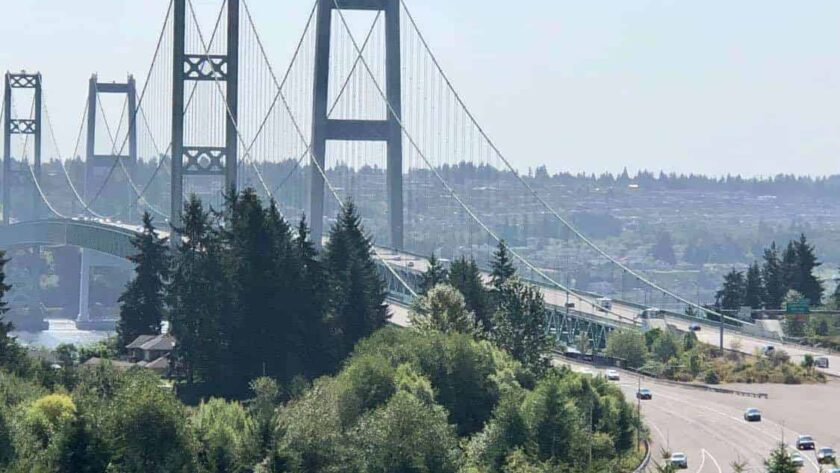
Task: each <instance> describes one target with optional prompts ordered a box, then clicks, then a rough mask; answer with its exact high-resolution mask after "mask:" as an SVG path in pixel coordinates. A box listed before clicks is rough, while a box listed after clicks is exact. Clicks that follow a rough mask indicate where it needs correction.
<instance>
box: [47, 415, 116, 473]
mask: <svg viewBox="0 0 840 473" xmlns="http://www.w3.org/2000/svg"><path fill="white" fill-rule="evenodd" d="M65 429H66V431H65V432H63V435H62V436H61V437H59V440H58V441H57V445H56V447H55V450H56V459H55V465H54V470H53V471H55V472H56V473H100V472H103V471H106V469H107V466H108V462H109V460H110V454H109V451H108V447H107V446H106V445H105V442H103V441H102V439H101V438H99V436H98V435H97V433H96V431H95V430H94V429H93V428H92V427H91V426H90V424H89V422H88V420H87V417H86V416H85V415H84V414H82V413H81V412H77V413H76V415H75V417H74V418H73V420H71V421H70V423H69V424H68V425H67V427H66V428H65Z"/></svg>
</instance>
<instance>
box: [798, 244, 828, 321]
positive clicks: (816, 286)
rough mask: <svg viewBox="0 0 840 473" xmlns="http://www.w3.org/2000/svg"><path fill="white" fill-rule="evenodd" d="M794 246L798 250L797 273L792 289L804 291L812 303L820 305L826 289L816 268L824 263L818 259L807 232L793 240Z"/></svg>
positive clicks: (804, 294)
mask: <svg viewBox="0 0 840 473" xmlns="http://www.w3.org/2000/svg"><path fill="white" fill-rule="evenodd" d="M793 248H794V250H795V251H796V263H797V275H796V285H794V286H792V289H796V290H797V291H799V292H800V293H802V295H803V296H805V298H807V299H808V300H810V301H811V304H813V305H819V304H820V303H821V302H822V296H823V292H824V291H825V289H824V288H823V286H822V282H820V280H819V279H817V277H816V276H815V275H814V270H815V269H817V268H818V267H819V266H820V265H822V263H820V262H819V261H818V260H817V256H816V254H815V251H814V246H813V245H811V244H809V243H808V240H807V238H805V234H802V235H800V237H799V240H798V241H794V242H793Z"/></svg>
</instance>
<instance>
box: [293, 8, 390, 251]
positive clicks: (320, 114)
mask: <svg viewBox="0 0 840 473" xmlns="http://www.w3.org/2000/svg"><path fill="white" fill-rule="evenodd" d="M337 8H340V9H341V10H363V11H373V12H380V11H381V12H383V13H384V14H385V89H386V90H385V92H386V95H387V98H388V101H389V102H390V107H388V108H387V118H386V119H385V120H335V119H330V118H329V117H328V116H327V113H328V110H327V107H328V103H327V102H328V100H329V99H328V96H329V83H330V49H331V44H330V43H331V39H332V18H333V10H335V9H337ZM316 21H317V23H316V37H315V80H314V88H315V90H314V95H313V97H314V100H313V105H312V107H313V108H312V120H313V121H312V154H313V156H314V158H315V161H316V162H317V163H318V166H320V167H321V169H322V170H324V171H326V167H325V164H326V152H327V141H329V140H334V141H380V142H382V141H384V142H386V143H387V146H388V159H387V170H386V172H387V176H386V188H387V194H388V212H389V222H390V228H391V247H393V248H395V249H402V248H403V225H404V223H403V182H402V179H403V174H402V164H403V163H402V159H403V157H402V154H403V153H402V128H401V126H400V120H401V118H402V95H401V93H402V73H401V57H400V1H399V0H341V6H340V7H336V4H335V2H334V1H332V0H322V1H320V2H319V3H318V16H317V20H316ZM310 173H311V175H310V182H311V196H310V224H311V225H312V241H313V242H315V244H316V245H320V243H321V238H322V236H323V232H324V177H323V176H322V175H321V173H320V172H319V170H318V169H317V168H316V167H315V166H311V169H310Z"/></svg>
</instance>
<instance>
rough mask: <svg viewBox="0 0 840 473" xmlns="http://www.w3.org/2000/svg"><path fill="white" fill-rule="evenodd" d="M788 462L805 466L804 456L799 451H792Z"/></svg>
mask: <svg viewBox="0 0 840 473" xmlns="http://www.w3.org/2000/svg"><path fill="white" fill-rule="evenodd" d="M790 462H791V463H793V466H795V467H798V468H802V467H803V466H805V457H803V456H802V454H801V453H799V452H793V453H791V454H790Z"/></svg>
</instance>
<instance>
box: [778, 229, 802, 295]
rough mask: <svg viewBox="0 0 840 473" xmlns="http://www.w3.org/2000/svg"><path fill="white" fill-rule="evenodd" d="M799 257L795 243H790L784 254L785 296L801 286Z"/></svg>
mask: <svg viewBox="0 0 840 473" xmlns="http://www.w3.org/2000/svg"><path fill="white" fill-rule="evenodd" d="M800 274H801V273H800V269H799V255H798V254H797V252H796V247H795V246H794V244H793V241H789V242H788V245H787V247H785V251H784V252H782V277H783V280H784V284H785V286H784V287H785V294H787V292H788V291H789V290H791V289H796V288H798V287H799V286H800V283H801V278H800Z"/></svg>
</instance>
